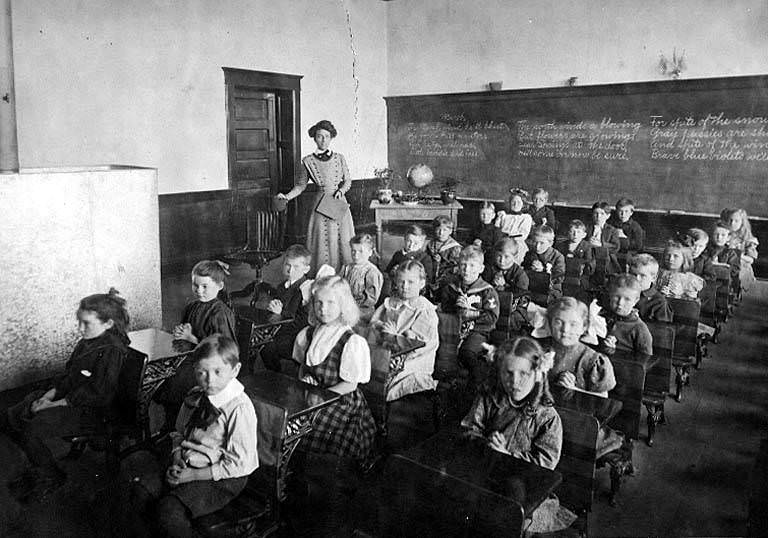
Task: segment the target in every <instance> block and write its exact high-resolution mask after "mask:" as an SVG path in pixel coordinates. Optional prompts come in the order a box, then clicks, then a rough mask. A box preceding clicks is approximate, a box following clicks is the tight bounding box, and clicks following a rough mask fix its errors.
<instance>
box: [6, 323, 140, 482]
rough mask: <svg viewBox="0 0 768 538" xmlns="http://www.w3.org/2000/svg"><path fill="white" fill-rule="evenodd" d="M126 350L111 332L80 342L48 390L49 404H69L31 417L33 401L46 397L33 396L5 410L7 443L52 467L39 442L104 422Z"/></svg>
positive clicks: (124, 341) (39, 463) (50, 457)
mask: <svg viewBox="0 0 768 538" xmlns="http://www.w3.org/2000/svg"><path fill="white" fill-rule="evenodd" d="M127 348H128V339H127V338H125V337H124V336H120V335H117V334H115V333H114V332H112V331H106V332H104V333H103V334H102V335H101V336H98V337H96V338H91V339H87V340H86V339H82V340H80V341H79V342H78V343H77V345H76V346H75V349H74V350H73V351H72V355H71V356H70V359H69V361H67V364H66V367H65V370H66V371H65V373H64V375H63V376H62V377H60V378H59V379H58V380H57V381H56V382H55V383H54V385H53V386H54V388H55V389H56V394H55V395H54V397H53V400H54V401H55V400H60V399H62V398H66V400H67V404H68V405H66V406H60V407H51V408H48V409H44V410H42V411H38V412H37V413H34V414H33V413H32V412H31V409H30V406H31V405H32V402H34V401H35V400H37V399H38V398H40V397H41V396H42V395H43V394H45V391H42V390H39V391H34V392H32V393H30V394H28V395H27V396H26V397H25V398H24V400H22V401H21V402H19V403H17V404H16V405H14V406H12V407H10V408H8V409H7V411H6V412H7V415H6V416H5V417H3V418H2V419H0V429H1V428H2V427H10V431H11V433H15V435H12V438H13V439H14V441H16V442H17V443H18V444H19V446H21V448H22V450H24V452H25V453H26V454H27V457H28V458H29V460H30V462H31V463H32V464H33V465H35V466H40V467H43V466H47V467H52V466H53V465H55V459H54V458H53V455H52V454H51V452H50V450H49V449H48V448H47V447H46V446H45V444H44V443H43V440H44V439H49V438H54V437H61V436H65V435H76V434H84V433H89V432H94V431H99V429H100V428H101V427H103V425H104V422H105V420H106V419H107V418H109V416H110V411H111V405H112V402H113V401H114V398H115V395H116V394H117V387H118V379H119V376H120V369H121V368H122V366H123V361H124V360H125V356H126V353H127ZM88 374H90V375H88ZM0 412H1V411H0Z"/></svg>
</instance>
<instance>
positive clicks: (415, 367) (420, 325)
mask: <svg viewBox="0 0 768 538" xmlns="http://www.w3.org/2000/svg"><path fill="white" fill-rule="evenodd" d="M392 275H393V281H394V282H393V286H392V295H391V296H390V297H387V298H386V299H384V304H382V305H381V306H380V307H379V308H377V309H376V312H374V313H373V317H372V318H371V329H372V330H376V331H382V332H384V333H387V334H397V335H403V336H405V337H407V338H413V339H416V340H420V341H422V342H424V343H425V346H424V347H422V348H420V349H417V350H416V351H412V352H411V353H409V354H408V355H407V356H406V357H405V366H404V367H403V369H402V370H401V371H400V373H398V374H397V376H395V377H394V378H393V379H392V380H391V382H390V384H389V386H388V387H387V401H388V402H389V401H393V400H397V399H399V398H402V397H403V396H405V395H407V394H413V393H416V392H421V391H425V390H433V389H434V388H435V387H437V381H436V380H435V379H433V378H432V372H433V371H434V369H435V352H436V351H437V347H438V344H439V342H438V337H437V323H438V321H437V313H436V312H435V310H436V309H435V305H433V304H432V303H431V302H429V300H427V298H426V297H423V296H422V295H421V290H422V289H424V286H426V283H427V275H426V272H425V271H424V266H423V265H421V264H420V263H419V262H417V261H415V260H406V261H404V262H403V263H401V264H400V265H398V266H397V268H396V269H395V270H394V271H393V273H392Z"/></svg>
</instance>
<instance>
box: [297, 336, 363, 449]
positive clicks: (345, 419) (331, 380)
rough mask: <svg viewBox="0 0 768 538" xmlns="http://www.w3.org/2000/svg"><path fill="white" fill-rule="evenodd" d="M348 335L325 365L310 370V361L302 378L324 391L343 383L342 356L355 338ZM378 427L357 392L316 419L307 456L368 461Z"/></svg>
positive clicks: (304, 446)
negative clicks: (322, 454) (340, 374)
mask: <svg viewBox="0 0 768 538" xmlns="http://www.w3.org/2000/svg"><path fill="white" fill-rule="evenodd" d="M314 329H315V328H314V327H309V328H308V329H307V343H310V342H312V336H313V334H314ZM352 334H353V333H352V331H351V330H348V331H346V332H345V333H344V334H343V335H342V336H341V338H339V340H338V341H337V342H336V345H335V346H333V348H332V349H331V351H330V352H329V353H328V356H327V357H326V358H325V360H324V361H323V362H321V363H320V364H318V365H316V366H308V365H307V364H306V357H305V362H304V364H302V365H301V368H300V369H299V378H302V377H303V376H305V375H310V376H312V378H313V379H314V380H315V381H317V384H318V385H319V386H321V387H326V388H327V387H332V386H334V385H336V384H338V383H339V382H340V381H342V379H341V377H340V376H339V367H340V365H341V354H342V352H343V351H344V346H345V345H346V344H347V341H348V340H349V338H350V337H351V336H352ZM375 435H376V423H375V422H374V420H373V415H371V410H370V409H369V408H368V403H367V402H366V401H365V396H363V392H362V391H361V390H360V388H359V387H358V388H357V389H355V390H353V391H352V392H349V393H347V394H344V395H342V396H341V398H339V399H338V400H337V401H336V402H335V403H333V404H332V405H330V406H328V407H325V408H323V409H322V410H321V411H320V412H319V413H318V414H317V417H316V419H315V422H314V424H313V426H312V431H311V432H310V433H308V434H307V436H306V437H304V440H303V442H302V449H303V450H305V451H307V452H317V453H325V454H334V455H336V456H341V457H347V458H352V459H355V460H358V461H360V462H362V461H365V459H366V458H367V457H368V455H369V453H370V451H371V448H372V446H373V440H374V437H375Z"/></svg>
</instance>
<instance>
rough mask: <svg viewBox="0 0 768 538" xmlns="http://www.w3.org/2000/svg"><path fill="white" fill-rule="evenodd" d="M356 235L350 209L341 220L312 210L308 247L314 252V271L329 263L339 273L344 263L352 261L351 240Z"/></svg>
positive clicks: (318, 199) (318, 197)
mask: <svg viewBox="0 0 768 538" xmlns="http://www.w3.org/2000/svg"><path fill="white" fill-rule="evenodd" d="M321 196H322V192H320V193H318V196H317V198H316V200H315V202H314V203H313V207H315V206H317V203H318V202H319V201H320V197H321ZM354 235H355V225H354V223H353V222H352V213H351V212H350V211H349V209H347V211H346V213H345V214H344V216H343V217H342V218H341V219H339V220H335V219H331V218H328V217H326V216H324V215H321V214H320V213H318V212H317V211H312V215H310V217H309V225H308V226H307V249H309V252H311V253H312V272H313V273H314V272H315V271H317V270H318V269H319V268H320V266H322V265H323V264H327V265H330V266H331V267H333V268H334V269H335V270H336V272H337V273H338V272H339V271H340V270H341V266H342V265H344V264H346V263H351V261H352V256H351V254H350V247H349V240H350V239H352V236H354Z"/></svg>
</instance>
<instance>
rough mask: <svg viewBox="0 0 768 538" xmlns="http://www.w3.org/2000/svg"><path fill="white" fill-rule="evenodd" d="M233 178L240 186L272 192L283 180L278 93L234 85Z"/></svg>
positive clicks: (230, 152) (231, 170) (231, 179)
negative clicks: (277, 104) (281, 176)
mask: <svg viewBox="0 0 768 538" xmlns="http://www.w3.org/2000/svg"><path fill="white" fill-rule="evenodd" d="M229 110H230V121H229V128H230V133H229V134H230V136H229V166H230V181H231V183H232V186H233V187H234V188H235V189H236V190H238V191H242V190H254V191H258V192H259V193H264V194H269V193H271V192H272V191H276V190H277V186H278V184H279V181H280V175H279V162H278V154H277V132H276V131H277V121H276V117H275V94H274V92H266V91H261V90H257V89H254V88H249V87H248V86H243V85H237V86H232V87H230V106H229Z"/></svg>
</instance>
